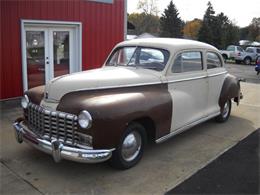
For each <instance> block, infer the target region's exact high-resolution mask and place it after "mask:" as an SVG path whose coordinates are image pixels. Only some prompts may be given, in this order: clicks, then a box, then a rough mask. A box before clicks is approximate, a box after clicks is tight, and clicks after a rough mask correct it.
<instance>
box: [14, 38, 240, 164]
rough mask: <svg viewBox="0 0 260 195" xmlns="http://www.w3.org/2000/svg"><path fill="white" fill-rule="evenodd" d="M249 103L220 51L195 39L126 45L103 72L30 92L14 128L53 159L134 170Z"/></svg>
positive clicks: (20, 138)
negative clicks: (174, 140)
mask: <svg viewBox="0 0 260 195" xmlns="http://www.w3.org/2000/svg"><path fill="white" fill-rule="evenodd" d="M241 98H242V95H241V92H240V83H239V80H238V79H237V78H235V77H234V76H232V75H230V74H228V73H227V70H226V69H225V67H224V62H223V59H222V56H221V54H220V52H219V51H218V50H217V49H216V48H215V47H213V46H211V45H208V44H205V43H201V42H197V41H191V40H184V39H169V38H148V39H135V40H131V41H125V42H122V43H119V44H118V45H117V46H116V47H115V48H114V49H113V50H112V52H111V54H110V55H109V57H108V58H107V60H106V62H105V63H104V65H103V66H102V68H99V69H94V70H89V71H83V72H80V73H74V74H70V75H65V76H60V77H57V78H55V79H53V80H52V81H50V82H49V83H48V84H47V85H46V86H40V87H36V88H32V89H30V90H28V91H26V92H25V95H24V97H23V98H22V101H21V104H22V107H23V110H24V116H23V117H21V118H19V119H17V120H16V122H15V123H14V128H15V132H16V138H17V141H18V142H19V143H21V142H23V141H25V142H27V143H28V144H30V145H32V146H34V147H36V148H37V149H39V150H41V151H44V152H46V153H49V154H52V156H53V158H54V160H55V161H56V162H59V161H60V160H61V159H68V160H72V161H77V162H86V163H96V162H102V161H106V160H109V161H110V163H111V164H112V165H113V166H114V167H117V168H121V169H126V168H130V167H132V166H134V165H135V164H137V163H138V162H139V160H140V159H141V158H142V155H143V152H144V145H145V143H146V141H148V140H150V141H153V142H156V143H161V142H163V141H165V140H167V139H168V138H170V137H173V136H175V135H177V134H179V133H181V132H183V131H185V130H187V129H189V128H191V127H193V126H195V125H197V124H199V123H202V122H204V121H206V120H209V119H211V118H215V119H216V121H218V122H225V121H226V120H227V119H228V118H229V115H230V111H231V105H232V104H231V100H234V101H235V102H236V103H237V104H239V101H240V99H241Z"/></svg>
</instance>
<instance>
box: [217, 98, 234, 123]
mask: <svg viewBox="0 0 260 195" xmlns="http://www.w3.org/2000/svg"><path fill="white" fill-rule="evenodd" d="M231 107H232V103H231V100H227V101H226V103H225V105H224V108H223V109H222V110H221V113H220V114H219V115H218V116H217V117H216V118H215V119H216V121H217V122H219V123H223V122H225V121H227V120H228V118H229V116H230V112H231Z"/></svg>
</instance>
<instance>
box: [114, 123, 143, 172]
mask: <svg viewBox="0 0 260 195" xmlns="http://www.w3.org/2000/svg"><path fill="white" fill-rule="evenodd" d="M145 142H146V133H145V129H144V127H143V126H142V125H140V124H139V123H131V124H130V125H129V126H128V127H127V128H126V131H125V132H124V134H123V136H122V138H121V140H120V143H119V144H118V146H117V147H116V150H115V151H114V152H113V155H112V158H111V159H110V164H111V166H113V167H115V168H118V169H128V168H131V167H133V166H135V165H136V164H137V163H138V162H139V161H140V160H141V158H142V155H143V151H144V144H145Z"/></svg>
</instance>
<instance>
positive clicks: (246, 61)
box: [244, 57, 251, 65]
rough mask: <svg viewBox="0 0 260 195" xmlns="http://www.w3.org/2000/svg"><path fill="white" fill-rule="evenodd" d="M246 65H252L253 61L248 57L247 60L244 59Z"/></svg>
mask: <svg viewBox="0 0 260 195" xmlns="http://www.w3.org/2000/svg"><path fill="white" fill-rule="evenodd" d="M244 63H245V64H246V65H250V64H251V59H250V58H248V57H246V58H245V59H244Z"/></svg>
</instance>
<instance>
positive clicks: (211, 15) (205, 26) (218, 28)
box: [198, 2, 239, 49]
mask: <svg viewBox="0 0 260 195" xmlns="http://www.w3.org/2000/svg"><path fill="white" fill-rule="evenodd" d="M198 39H199V40H200V41H202V42H206V43H209V44H211V45H214V46H215V47H217V48H219V49H224V48H226V46H227V45H230V44H237V43H238V41H239V28H238V27H237V26H236V25H234V24H233V23H232V22H231V21H230V20H229V18H228V17H227V16H226V15H225V14H224V13H222V12H221V13H220V14H218V15H216V16H215V11H214V9H213V7H212V4H211V3H210V2H208V8H207V10H206V12H205V15H204V17H203V22H202V26H201V28H200V30H199V34H198Z"/></svg>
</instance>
